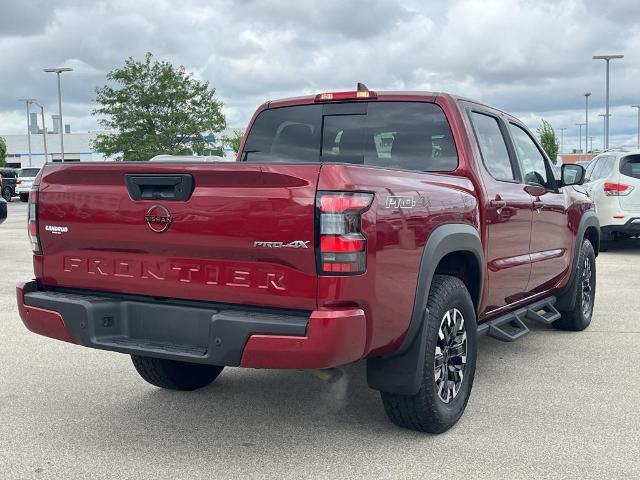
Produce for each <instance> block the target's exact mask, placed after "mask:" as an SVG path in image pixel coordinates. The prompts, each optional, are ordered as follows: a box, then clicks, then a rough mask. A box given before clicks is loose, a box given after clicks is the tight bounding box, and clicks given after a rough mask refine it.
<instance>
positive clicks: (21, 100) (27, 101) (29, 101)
mask: <svg viewBox="0 0 640 480" xmlns="http://www.w3.org/2000/svg"><path fill="white" fill-rule="evenodd" d="M33 100H34V99H33V98H19V99H18V101H19V102H24V103H25V104H26V105H27V144H28V145H29V166H31V125H29V121H30V120H29V117H30V113H31V112H30V111H29V105H31V104H32V103H33Z"/></svg>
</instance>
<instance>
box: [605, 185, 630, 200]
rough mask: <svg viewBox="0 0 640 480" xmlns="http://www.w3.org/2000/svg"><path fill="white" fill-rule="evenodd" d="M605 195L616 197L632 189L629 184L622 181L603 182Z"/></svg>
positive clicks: (627, 193) (626, 193) (628, 192)
mask: <svg viewBox="0 0 640 480" xmlns="http://www.w3.org/2000/svg"><path fill="white" fill-rule="evenodd" d="M602 188H603V189H604V193H605V195H608V196H610V197H618V196H625V195H629V194H630V193H631V191H632V190H633V187H632V186H631V185H625V184H624V183H614V182H605V184H604V186H603V187H602Z"/></svg>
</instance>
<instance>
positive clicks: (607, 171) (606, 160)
mask: <svg viewBox="0 0 640 480" xmlns="http://www.w3.org/2000/svg"><path fill="white" fill-rule="evenodd" d="M615 161H616V157H611V156H609V157H603V158H602V159H600V162H598V166H597V167H595V168H594V170H593V174H592V178H591V180H600V179H602V178H606V177H608V176H609V175H611V172H612V171H613V166H614V164H615Z"/></svg>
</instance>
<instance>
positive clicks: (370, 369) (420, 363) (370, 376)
mask: <svg viewBox="0 0 640 480" xmlns="http://www.w3.org/2000/svg"><path fill="white" fill-rule="evenodd" d="M427 315H428V310H425V314H424V316H423V317H422V322H420V329H419V331H418V332H417V334H416V335H415V337H414V339H413V342H412V343H411V346H410V347H409V348H408V349H407V350H406V351H405V352H404V353H402V354H401V355H396V356H393V357H389V358H384V357H381V358H370V359H369V360H367V383H368V384H369V387H370V388H373V389H374V390H380V391H382V392H388V393H397V394H400V395H415V394H416V393H418V390H420V384H421V383H422V377H423V375H424V359H425V348H426V344H427V332H426V331H427V327H426V325H427V323H426V322H425V321H424V320H425V318H427Z"/></svg>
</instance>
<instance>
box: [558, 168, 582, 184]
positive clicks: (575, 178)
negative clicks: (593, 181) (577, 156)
mask: <svg viewBox="0 0 640 480" xmlns="http://www.w3.org/2000/svg"><path fill="white" fill-rule="evenodd" d="M561 172H562V173H561V175H560V178H561V179H562V186H563V187H568V186H569V185H582V183H583V182H584V174H585V172H586V170H585V169H584V167H583V166H582V165H576V164H574V163H567V164H565V165H562V170H561Z"/></svg>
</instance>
